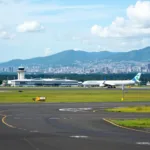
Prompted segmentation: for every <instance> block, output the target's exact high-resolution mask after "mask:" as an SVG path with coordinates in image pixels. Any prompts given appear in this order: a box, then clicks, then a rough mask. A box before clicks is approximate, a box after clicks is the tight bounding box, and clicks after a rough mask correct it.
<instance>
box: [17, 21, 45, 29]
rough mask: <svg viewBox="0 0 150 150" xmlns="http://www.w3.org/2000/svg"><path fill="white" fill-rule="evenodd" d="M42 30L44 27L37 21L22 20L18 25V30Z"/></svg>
mask: <svg viewBox="0 0 150 150" xmlns="http://www.w3.org/2000/svg"><path fill="white" fill-rule="evenodd" d="M42 30H44V27H43V26H42V25H41V24H40V23H39V22H37V21H29V22H24V23H23V24H20V25H18V27H17V31H18V32H39V31H42Z"/></svg>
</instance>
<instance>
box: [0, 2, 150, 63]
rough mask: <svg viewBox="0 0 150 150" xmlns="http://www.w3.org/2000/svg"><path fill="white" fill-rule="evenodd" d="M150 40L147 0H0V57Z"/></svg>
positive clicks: (125, 46)
mask: <svg viewBox="0 0 150 150" xmlns="http://www.w3.org/2000/svg"><path fill="white" fill-rule="evenodd" d="M141 10H142V11H141ZM149 43H150V1H148V0H139V1H138V0H126V1H120V0H114V1H110V0H105V1H104V0H92V1H91V0H82V1H80V0H76V1H70V0H63V1H60V0H0V46H1V48H0V51H1V55H0V62H5V61H9V60H12V59H27V58H34V57H39V56H40V57H41V56H47V55H52V54H55V53H58V52H60V51H64V50H68V49H74V50H86V51H103V50H109V51H129V50H134V49H140V48H143V47H147V46H149V45H150V44H149Z"/></svg>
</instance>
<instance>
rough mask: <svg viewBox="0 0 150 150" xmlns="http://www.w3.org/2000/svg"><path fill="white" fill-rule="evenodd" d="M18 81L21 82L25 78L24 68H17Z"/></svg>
mask: <svg viewBox="0 0 150 150" xmlns="http://www.w3.org/2000/svg"><path fill="white" fill-rule="evenodd" d="M17 72H18V80H23V79H24V78H25V68H24V67H22V66H21V67H19V68H18V70H17Z"/></svg>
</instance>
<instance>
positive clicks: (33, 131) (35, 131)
mask: <svg viewBox="0 0 150 150" xmlns="http://www.w3.org/2000/svg"><path fill="white" fill-rule="evenodd" d="M30 132H32V133H37V132H39V131H38V130H31V131H30Z"/></svg>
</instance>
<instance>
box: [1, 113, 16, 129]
mask: <svg viewBox="0 0 150 150" xmlns="http://www.w3.org/2000/svg"><path fill="white" fill-rule="evenodd" d="M6 118H7V116H6V115H4V116H3V118H2V123H3V124H5V125H6V126H8V127H10V128H16V127H15V126H13V125H11V124H8V123H7V122H6V121H5V119H6Z"/></svg>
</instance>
